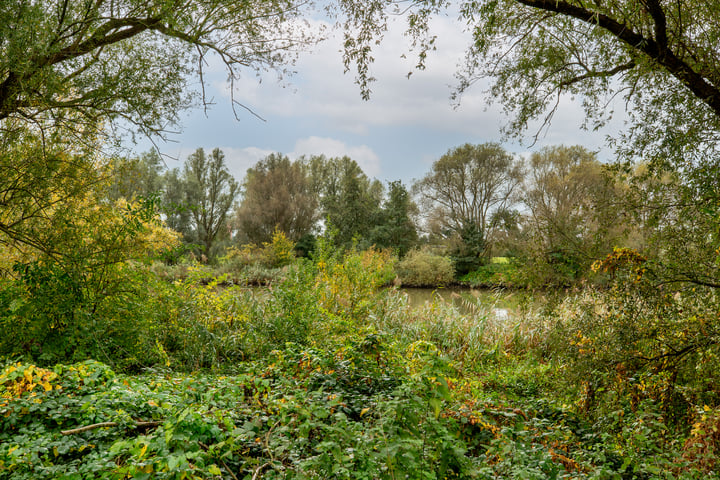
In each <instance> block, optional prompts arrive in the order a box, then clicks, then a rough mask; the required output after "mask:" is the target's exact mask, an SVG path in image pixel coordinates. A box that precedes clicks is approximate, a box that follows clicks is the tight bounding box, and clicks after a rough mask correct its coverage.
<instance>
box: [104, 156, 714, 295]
mask: <svg viewBox="0 0 720 480" xmlns="http://www.w3.org/2000/svg"><path fill="white" fill-rule="evenodd" d="M111 163H112V178H113V180H112V183H111V186H110V188H109V189H108V198H109V199H110V200H112V201H117V200H118V199H120V198H125V199H126V200H128V201H132V200H137V199H138V198H145V199H148V198H149V199H155V201H156V202H155V206H156V208H157V209H158V211H159V212H160V213H161V216H162V218H163V219H164V221H165V223H166V225H167V226H168V227H170V228H171V229H173V230H175V231H176V232H178V233H179V234H180V235H181V238H182V246H181V247H180V248H179V249H176V250H175V251H174V254H172V255H170V254H168V255H167V256H166V258H165V260H166V261H168V262H177V261H179V259H180V258H181V257H182V255H184V254H191V255H192V256H193V257H194V258H196V259H198V260H201V261H204V262H206V263H213V262H216V261H217V260H218V258H220V257H222V256H223V254H224V252H225V251H226V249H227V248H228V247H229V246H232V245H234V246H241V245H246V244H254V245H262V244H264V243H268V242H271V241H272V238H273V233H274V232H277V231H280V232H283V233H284V235H285V236H286V237H287V238H288V239H289V240H290V241H292V242H294V244H295V248H296V253H297V254H298V255H301V256H306V255H308V254H309V253H310V252H312V250H313V248H314V244H315V241H316V238H317V236H318V235H320V234H322V233H323V232H332V235H333V239H334V242H335V243H336V244H337V245H338V246H340V247H343V248H348V247H351V246H355V247H357V248H361V249H364V248H368V247H370V246H374V247H376V248H380V249H390V250H393V251H394V252H395V253H396V254H397V255H398V256H399V257H401V258H402V257H403V256H404V255H405V254H406V253H407V252H408V251H410V250H411V249H413V248H425V249H432V250H433V251H434V252H437V253H440V254H442V255H445V256H448V257H450V258H451V259H452V261H453V264H454V267H455V272H456V275H457V276H458V277H461V276H462V275H464V274H467V273H469V272H472V271H474V270H477V269H478V268H481V267H482V266H484V265H487V264H488V263H489V262H491V259H492V258H493V257H506V258H508V259H511V260H513V261H514V262H515V263H516V264H517V265H518V266H519V267H520V268H521V269H522V270H523V272H525V274H526V277H527V276H531V277H532V278H527V281H528V283H533V284H571V283H573V282H575V281H578V280H581V279H583V278H586V277H587V276H588V275H589V274H590V272H591V266H592V264H593V262H595V261H596V260H598V259H600V258H602V257H603V256H605V255H607V254H608V253H609V252H611V251H612V249H613V247H619V246H622V247H625V248H632V249H637V250H639V251H642V252H643V253H644V254H647V255H651V256H652V255H655V256H658V255H660V254H661V253H662V252H669V251H675V250H676V249H677V248H680V245H682V244H687V242H688V238H687V234H688V232H684V231H683V232H676V233H675V234H673V235H670V232H671V231H672V229H673V228H676V227H677V226H678V224H679V222H678V220H679V219H678V218H675V217H666V218H662V215H660V214H659V212H662V211H665V210H664V207H663V205H665V204H666V203H667V201H668V199H669V198H681V197H682V195H686V196H687V195H688V194H689V191H687V189H688V185H683V183H682V181H681V179H680V177H679V175H677V174H676V175H669V174H668V175H666V176H665V177H664V178H662V179H660V180H658V179H655V178H654V177H650V176H649V173H648V169H649V168H650V167H649V165H647V164H639V165H635V166H633V167H622V166H619V165H617V164H613V165H606V164H603V163H602V162H600V160H599V159H598V157H597V154H596V153H595V152H593V151H590V150H588V149H587V148H584V147H582V146H577V145H576V146H551V147H545V148H542V149H539V150H538V151H536V152H534V153H532V154H531V155H530V156H529V157H528V158H522V157H520V156H518V155H514V154H511V153H509V152H508V151H506V150H505V149H504V148H503V147H502V146H501V145H500V144H498V143H485V144H480V145H471V144H465V145H462V146H459V147H456V148H452V149H450V150H449V151H448V152H447V153H446V154H444V155H443V156H441V157H440V158H439V159H437V160H436V161H435V162H434V163H433V164H432V166H431V169H430V171H429V172H427V173H426V174H425V175H424V176H423V177H422V178H421V179H418V180H415V181H414V182H413V184H412V185H410V186H409V187H406V186H405V185H403V183H402V182H400V181H391V182H388V183H387V185H384V184H382V183H381V182H380V181H378V180H376V179H373V178H370V177H368V175H367V174H366V173H365V172H363V170H362V168H361V167H360V166H359V165H358V163H357V162H356V161H354V160H352V159H351V158H349V157H338V158H327V157H325V156H322V155H318V156H308V157H301V158H299V159H297V160H295V161H292V160H291V159H290V158H289V157H287V156H284V155H282V154H279V153H273V154H270V155H268V156H267V157H265V158H263V159H262V160H260V161H258V162H257V163H256V164H255V165H254V166H253V167H251V168H249V169H248V170H247V173H246V175H245V177H244V178H243V179H241V180H240V181H238V180H236V179H234V178H233V176H232V175H231V174H230V172H229V170H228V166H227V164H226V162H225V156H224V154H223V152H222V151H221V150H220V149H217V148H216V149H214V150H213V151H212V152H211V153H209V154H208V153H206V152H205V151H204V150H203V149H202V148H199V149H197V150H196V151H195V152H194V153H192V154H191V155H190V156H188V158H187V159H186V160H185V162H184V164H183V166H182V167H176V168H173V169H168V168H167V167H166V165H165V162H164V161H163V159H162V158H161V156H160V155H159V154H158V153H157V152H156V151H150V152H147V153H144V154H142V155H139V156H136V157H132V158H127V157H118V158H116V159H114V160H113V161H112V162H111ZM663 202H665V203H663ZM686 207H688V206H687V205H686ZM696 222H697V218H696ZM698 227H699V228H702V226H699V225H698ZM705 228H707V229H711V224H708V225H705ZM662 256H663V257H666V254H665V253H662ZM695 257H697V255H695ZM671 260H672V259H671V258H664V265H665V268H666V269H670V265H671V264H673V262H671ZM708 260H711V259H708ZM675 263H677V262H675ZM676 266H677V265H676ZM675 270H677V268H675ZM691 270H693V271H695V273H696V274H698V273H699V272H700V270H699V269H689V268H685V269H684V271H683V272H682V273H680V272H679V271H676V272H674V273H673V274H674V275H675V276H678V275H682V276H683V278H685V279H692V278H694V277H693V272H692V271H691ZM704 271H705V272H707V266H706V267H705V268H704ZM668 273H669V270H668ZM694 281H697V282H701V281H703V280H702V279H701V278H700V277H698V278H695V280H694Z"/></svg>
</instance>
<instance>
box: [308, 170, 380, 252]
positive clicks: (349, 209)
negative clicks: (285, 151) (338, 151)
mask: <svg viewBox="0 0 720 480" xmlns="http://www.w3.org/2000/svg"><path fill="white" fill-rule="evenodd" d="M304 161H305V162H306V163H307V165H308V168H309V169H310V178H311V186H312V189H313V191H315V192H317V194H318V195H319V198H320V207H321V214H322V216H323V219H324V220H326V221H328V222H329V223H330V225H331V226H332V227H333V228H335V229H337V236H336V239H335V240H336V241H337V242H338V244H340V245H343V246H349V245H350V244H352V242H353V240H357V241H360V242H361V243H363V244H364V245H363V246H369V245H370V244H371V243H372V241H371V239H370V235H369V234H370V231H371V229H372V228H373V226H374V225H375V221H376V220H377V215H378V214H379V212H380V204H381V202H382V198H383V193H384V191H383V190H384V188H383V185H382V183H380V182H379V181H378V180H375V179H370V178H368V176H367V175H366V174H365V172H363V170H362V168H361V167H360V165H358V164H357V162H356V161H355V160H353V159H351V158H350V157H340V158H325V157H324V156H318V157H311V158H309V159H305V160H304Z"/></svg>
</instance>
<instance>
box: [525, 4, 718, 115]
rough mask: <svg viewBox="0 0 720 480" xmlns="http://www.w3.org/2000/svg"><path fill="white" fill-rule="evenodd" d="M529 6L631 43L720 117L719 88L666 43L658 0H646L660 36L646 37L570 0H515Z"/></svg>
mask: <svg viewBox="0 0 720 480" xmlns="http://www.w3.org/2000/svg"><path fill="white" fill-rule="evenodd" d="M516 1H517V2H518V3H520V4H522V5H525V6H527V7H530V8H534V9H538V10H543V11H546V12H554V13H557V14H560V15H563V16H566V17H571V18H575V19H577V20H580V21H582V22H583V23H585V24H588V25H591V26H595V27H599V28H601V29H603V30H605V31H607V32H608V33H610V34H611V35H612V36H614V37H615V38H617V39H618V40H620V41H622V42H623V43H625V44H626V45H628V46H629V47H630V48H631V49H633V50H635V51H638V52H642V53H644V54H645V55H647V56H648V57H649V58H651V59H652V60H655V61H656V62H657V63H658V64H659V65H660V66H661V67H662V68H664V69H665V70H666V71H667V72H668V73H670V74H671V75H672V76H673V77H675V78H676V79H678V80H680V81H681V82H682V83H683V84H684V85H685V86H686V87H687V88H688V89H689V90H690V91H691V92H692V93H693V95H695V96H696V97H697V98H698V99H700V100H702V101H703V102H704V103H705V104H706V105H708V106H709V107H710V108H711V109H712V110H713V112H714V113H715V114H716V115H717V116H718V117H720V89H719V88H718V87H717V86H716V85H713V84H712V83H710V82H708V81H707V80H706V79H705V77H704V76H703V75H702V74H701V73H700V72H697V71H695V70H694V69H693V68H692V67H691V66H690V65H688V64H687V63H686V62H684V61H682V60H681V59H680V58H679V57H678V56H677V55H676V54H675V53H673V52H672V51H671V50H670V49H669V48H668V46H667V31H666V30H667V27H666V20H665V15H664V12H663V11H662V8H661V6H660V4H659V3H658V2H657V0H647V6H648V10H650V12H649V13H650V15H651V16H652V18H653V21H654V22H655V34H656V36H657V39H652V38H647V37H645V36H643V35H641V34H639V33H637V32H635V31H633V29H632V28H631V27H630V26H629V25H626V24H624V23H621V22H619V21H617V20H616V19H614V18H612V17H610V16H608V15H606V14H604V13H600V12H597V11H593V10H589V9H587V8H584V7H581V6H578V5H574V4H572V3H568V2H566V1H563V0H516Z"/></svg>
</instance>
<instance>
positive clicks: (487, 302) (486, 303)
mask: <svg viewBox="0 0 720 480" xmlns="http://www.w3.org/2000/svg"><path fill="white" fill-rule="evenodd" d="M400 291H402V292H403V293H405V294H406V295H407V297H408V303H409V304H410V306H411V307H413V308H419V307H422V306H424V305H427V304H429V303H432V302H433V301H435V302H446V303H450V304H452V305H453V306H454V307H455V308H457V309H458V311H460V313H463V314H471V313H474V312H476V311H477V310H478V308H480V309H485V310H489V311H492V312H493V314H494V315H495V317H496V318H498V319H500V320H505V319H508V318H509V317H510V316H511V315H512V312H513V311H515V310H516V309H517V307H518V306H519V305H520V304H521V303H522V302H523V301H524V300H526V298H525V296H526V295H527V294H526V293H524V292H510V291H503V290H500V291H496V290H479V289H469V288H437V289H431V288H401V289H400Z"/></svg>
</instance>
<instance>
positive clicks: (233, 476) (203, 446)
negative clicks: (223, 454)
mask: <svg viewBox="0 0 720 480" xmlns="http://www.w3.org/2000/svg"><path fill="white" fill-rule="evenodd" d="M198 444H199V445H200V448H202V449H203V450H205V451H206V452H207V451H209V450H210V447H208V446H207V445H205V444H204V443H203V442H198ZM218 460H220V463H222V465H223V467H225V470H227V472H228V473H229V474H230V476H232V478H234V479H235V480H239V479H238V477H237V476H236V475H235V474H234V473H233V471H232V470H230V467H228V466H227V463H225V461H224V460H223V459H222V458H218Z"/></svg>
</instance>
